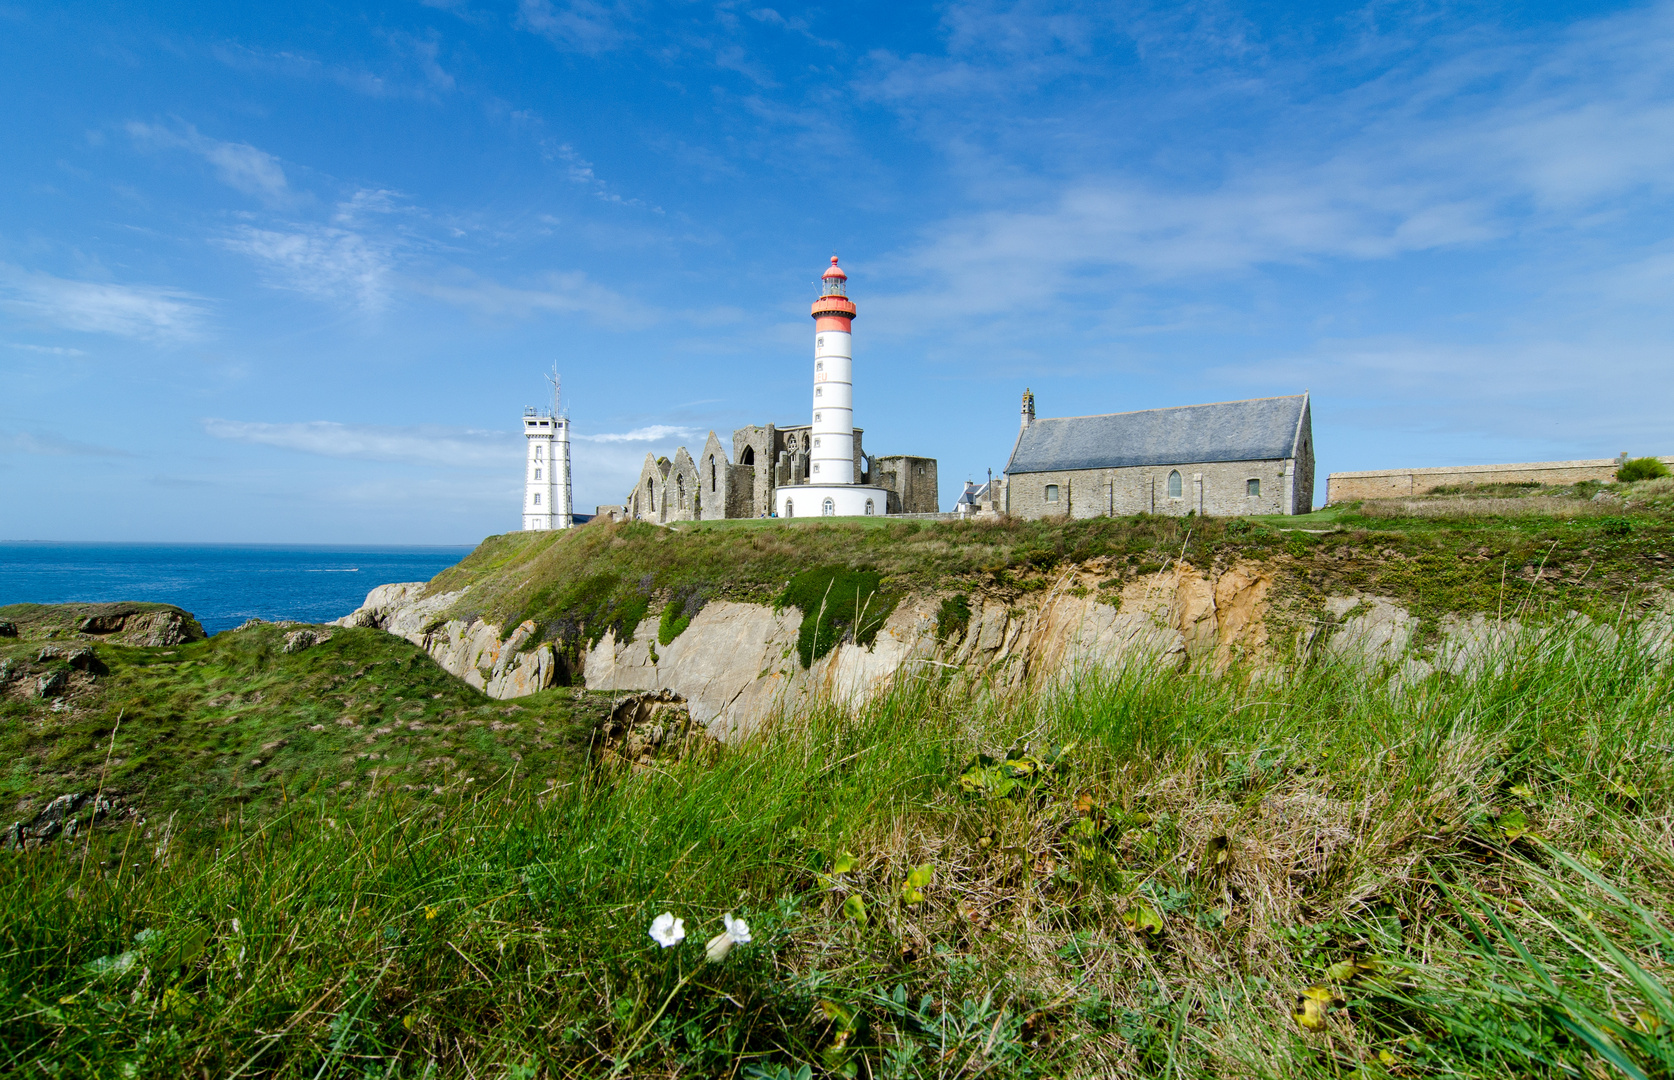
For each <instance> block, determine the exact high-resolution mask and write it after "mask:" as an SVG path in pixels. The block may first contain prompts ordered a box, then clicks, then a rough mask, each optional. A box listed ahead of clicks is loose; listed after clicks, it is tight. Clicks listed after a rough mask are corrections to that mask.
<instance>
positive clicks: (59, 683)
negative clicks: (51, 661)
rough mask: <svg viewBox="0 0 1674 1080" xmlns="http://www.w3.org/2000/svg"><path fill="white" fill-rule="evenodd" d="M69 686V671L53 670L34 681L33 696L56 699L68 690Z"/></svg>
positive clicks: (66, 669) (63, 669) (65, 669)
mask: <svg viewBox="0 0 1674 1080" xmlns="http://www.w3.org/2000/svg"><path fill="white" fill-rule="evenodd" d="M69 685H70V671H69V669H68V668H53V669H52V670H51V671H49V672H47V673H46V674H45V675H42V676H40V677H39V678H37V679H36V680H35V696H36V697H38V698H49V697H57V696H58V695H59V694H62V693H63V692H64V691H65V690H66V689H68V688H69Z"/></svg>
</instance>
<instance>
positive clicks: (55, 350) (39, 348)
mask: <svg viewBox="0 0 1674 1080" xmlns="http://www.w3.org/2000/svg"><path fill="white" fill-rule="evenodd" d="M6 347H7V348H10V349H22V350H24V351H25V352H35V353H45V354H46V355H48V356H86V355H87V354H86V353H85V352H83V351H82V350H80V349H72V348H69V347H68V346H64V345H24V344H22V343H20V342H15V341H10V342H7V343H6Z"/></svg>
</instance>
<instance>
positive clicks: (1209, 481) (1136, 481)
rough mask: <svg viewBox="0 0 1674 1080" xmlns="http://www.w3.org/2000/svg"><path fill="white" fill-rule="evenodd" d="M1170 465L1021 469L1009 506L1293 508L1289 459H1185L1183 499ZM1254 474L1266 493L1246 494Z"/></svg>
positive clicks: (1049, 511)
mask: <svg viewBox="0 0 1674 1080" xmlns="http://www.w3.org/2000/svg"><path fill="white" fill-rule="evenodd" d="M1171 471H1174V470H1173V468H1171V467H1170V466H1162V465H1159V466H1150V465H1142V466H1134V467H1132V468H1125V469H1075V470H1067V471H1063V472H1044V473H1019V474H1016V475H1014V476H1010V477H1007V480H1006V497H1007V500H1008V510H1009V512H1010V513H1012V514H1014V515H1016V516H1017V517H1021V518H1031V519H1032V518H1042V517H1050V516H1055V515H1060V514H1067V515H1069V516H1070V517H1074V518H1090V517H1098V516H1100V515H1105V514H1108V515H1111V516H1115V517H1122V516H1126V515H1128V514H1140V513H1148V514H1170V515H1177V516H1184V515H1185V514H1187V513H1189V512H1191V511H1193V510H1196V511H1197V512H1198V513H1199V514H1207V515H1210V516H1213V517H1237V516H1239V515H1243V514H1288V513H1291V512H1292V510H1291V497H1292V496H1291V487H1292V480H1293V478H1294V473H1293V471H1292V466H1291V462H1290V461H1289V460H1288V459H1284V460H1273V461H1230V462H1212V463H1209V464H1201V465H1181V466H1179V473H1180V497H1179V498H1178V499H1171V498H1169V497H1168V474H1169V473H1170V472H1171ZM1252 479H1253V480H1260V481H1261V494H1260V495H1259V496H1257V497H1253V498H1252V497H1251V496H1249V495H1248V494H1246V492H1247V490H1248V488H1247V483H1248V481H1250V480H1252ZM1048 485H1056V486H1057V488H1058V498H1057V501H1056V502H1051V501H1048V500H1047V486H1048ZM1311 486H1312V485H1311V484H1310V485H1309V487H1310V488H1311ZM1303 505H1304V506H1305V505H1306V504H1303Z"/></svg>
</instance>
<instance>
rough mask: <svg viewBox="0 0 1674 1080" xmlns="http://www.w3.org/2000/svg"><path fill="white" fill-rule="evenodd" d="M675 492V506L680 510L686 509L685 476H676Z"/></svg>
mask: <svg viewBox="0 0 1674 1080" xmlns="http://www.w3.org/2000/svg"><path fill="white" fill-rule="evenodd" d="M674 492H675V495H674V505H675V508H676V509H679V510H684V509H686V478H685V477H684V476H676V477H675V478H674Z"/></svg>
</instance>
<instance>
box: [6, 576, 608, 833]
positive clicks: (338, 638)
mask: <svg viewBox="0 0 1674 1080" xmlns="http://www.w3.org/2000/svg"><path fill="white" fill-rule="evenodd" d="M109 606H110V607H117V606H119V605H109ZM104 607H105V605H66V606H65V607H64V608H62V609H53V608H42V607H39V606H33V605H15V606H13V607H0V622H12V623H13V624H14V625H16V626H17V627H18V628H19V631H20V636H19V637H16V638H9V637H0V664H4V663H6V662H8V661H9V662H10V663H11V665H12V668H11V670H12V673H13V675H14V677H13V678H12V679H11V680H10V681H7V682H5V683H4V684H0V757H3V760H4V761H5V762H6V767H5V772H4V773H0V798H3V799H4V800H5V803H6V811H7V812H9V813H10V815H11V816H10V817H5V818H4V819H3V820H0V825H3V824H4V823H6V822H9V821H11V820H27V819H28V818H29V817H30V816H32V815H33V814H34V813H35V812H36V811H38V810H40V808H41V807H42V806H43V805H44V804H45V803H46V802H47V801H48V800H50V799H52V798H54V797H56V796H59V795H63V794H69V793H92V792H95V791H103V792H104V794H105V795H106V796H107V797H108V798H110V799H111V800H112V801H113V802H114V803H115V804H116V806H117V807H118V809H119V810H122V811H124V812H128V813H132V814H137V815H140V816H142V817H145V818H147V819H149V820H150V822H151V825H150V826H148V827H160V824H161V821H162V819H165V818H167V817H168V816H170V815H174V816H175V818H176V827H180V826H185V825H188V824H194V823H196V824H204V823H209V822H215V821H218V820H220V819H223V818H224V817H226V816H227V815H229V814H235V813H238V812H241V811H242V810H244V809H246V808H254V809H256V810H259V811H261V812H264V813H265V812H268V811H270V810H271V809H273V808H274V807H275V806H276V805H277V804H281V803H283V802H285V801H286V800H287V799H296V798H299V797H302V796H304V795H307V794H310V793H319V792H325V791H336V790H345V791H351V790H352V791H357V792H365V791H366V790H368V789H369V788H370V787H371V786H372V785H373V784H374V783H377V784H380V785H393V786H396V787H398V788H399V787H406V788H410V789H415V790H422V791H431V790H433V789H434V788H436V787H439V786H444V785H446V784H449V783H461V782H463V781H465V780H466V779H467V778H472V779H474V780H475V781H479V782H480V781H484V780H489V779H492V778H495V777H498V776H501V775H502V774H505V773H506V772H508V771H510V770H513V769H517V768H521V769H522V770H523V771H524V772H525V774H527V773H530V772H535V773H538V774H540V775H542V776H545V777H547V778H551V779H553V780H555V781H557V780H562V779H563V778H564V777H566V776H568V775H569V773H570V771H571V770H572V769H573V767H574V765H575V762H576V761H577V760H578V758H579V757H580V756H582V755H583V754H584V753H585V748H586V745H587V738H588V734H589V732H590V731H591V729H592V727H593V725H594V724H595V723H596V721H597V720H598V719H599V717H600V716H602V715H603V713H604V712H605V711H607V709H608V698H603V699H598V700H594V699H592V698H590V697H589V696H588V695H586V694H578V693H576V692H572V691H570V690H564V691H558V692H548V693H545V694H541V695H537V696H536V697H532V698H525V699H522V700H520V701H518V702H516V703H515V704H512V703H506V702H496V701H493V700H491V699H489V698H488V697H486V696H484V695H483V694H481V693H479V692H477V691H475V690H473V689H471V688H470V687H469V686H467V685H465V684H464V683H462V682H460V681H459V680H457V679H455V678H453V677H452V676H450V675H448V674H447V673H446V672H444V671H443V670H442V669H441V668H439V667H437V666H436V664H435V662H434V661H432V660H431V659H430V657H428V656H427V655H425V654H424V653H423V652H422V651H421V650H419V649H417V648H415V647H413V646H412V645H409V644H408V643H407V642H405V641H403V640H401V639H399V638H395V637H392V636H390V635H388V634H385V633H383V632H382V631H378V630H358V629H357V630H343V629H335V628H325V627H316V628H314V629H315V630H316V631H321V632H323V631H325V630H327V629H331V631H332V636H331V639H330V640H329V641H326V642H324V643H322V644H318V645H313V646H311V647H308V648H306V649H303V650H301V651H299V652H294V653H289V654H287V653H286V652H285V651H284V646H285V638H286V635H287V634H289V633H291V632H293V631H294V630H296V629H297V627H294V626H292V627H279V626H271V625H267V626H257V627H252V628H250V629H247V630H241V631H237V632H229V633H222V634H217V635H216V636H215V637H213V638H210V639H209V640H207V641H202V640H200V641H194V642H189V643H185V644H181V645H176V646H172V647H168V648H137V647H131V646H122V645H115V644H110V643H108V642H105V641H99V640H93V639H90V638H89V637H88V636H87V635H83V634H78V633H76V632H75V628H76V627H77V626H79V625H81V623H82V621H83V620H84V619H85V618H86V617H88V616H89V615H90V614H96V613H97V612H96V611H95V608H98V609H100V610H102V609H103V608H104ZM48 646H63V647H64V649H62V650H60V651H65V650H68V649H71V648H76V647H82V646H85V647H87V648H90V649H91V650H92V659H91V662H88V661H78V662H77V664H76V666H74V667H72V666H70V665H69V664H67V663H66V662H65V661H64V660H63V659H61V658H54V657H48V658H47V659H46V660H45V661H42V660H41V659H40V656H41V651H42V649H43V648H45V647H48ZM88 667H91V668H92V670H91V671H89V670H84V669H85V668H88ZM58 668H63V669H66V671H65V673H66V675H67V677H68V686H67V688H66V690H65V692H64V693H62V694H60V695H58V696H54V697H51V698H45V699H43V698H39V697H37V696H36V694H35V687H36V682H37V679H38V678H39V677H40V676H41V675H42V674H45V673H47V672H49V671H52V670H54V669H58ZM88 813H91V808H89V810H88Z"/></svg>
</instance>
